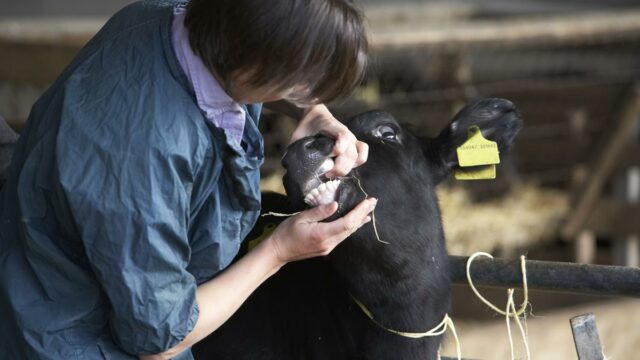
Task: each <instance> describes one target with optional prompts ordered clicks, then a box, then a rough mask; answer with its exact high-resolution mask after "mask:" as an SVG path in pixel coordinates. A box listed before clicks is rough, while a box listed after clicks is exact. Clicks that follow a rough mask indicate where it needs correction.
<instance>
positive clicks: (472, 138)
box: [454, 125, 500, 180]
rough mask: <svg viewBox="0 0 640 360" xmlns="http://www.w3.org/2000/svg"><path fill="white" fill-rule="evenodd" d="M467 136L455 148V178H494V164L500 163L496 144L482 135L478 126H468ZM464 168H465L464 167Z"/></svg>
mask: <svg viewBox="0 0 640 360" xmlns="http://www.w3.org/2000/svg"><path fill="white" fill-rule="evenodd" d="M468 133H469V135H468V136H469V137H468V139H467V141H465V142H464V144H462V145H460V146H459V147H458V149H457V150H456V152H457V154H458V165H460V167H459V168H456V170H455V172H454V175H455V178H456V179H457V180H484V179H495V178H496V164H499V163H500V153H499V151H498V144H497V143H496V142H495V141H491V140H487V139H485V138H484V137H483V136H482V132H481V131H480V128H478V127H477V126H475V125H474V126H470V127H469V130H468ZM465 168H466V169H465Z"/></svg>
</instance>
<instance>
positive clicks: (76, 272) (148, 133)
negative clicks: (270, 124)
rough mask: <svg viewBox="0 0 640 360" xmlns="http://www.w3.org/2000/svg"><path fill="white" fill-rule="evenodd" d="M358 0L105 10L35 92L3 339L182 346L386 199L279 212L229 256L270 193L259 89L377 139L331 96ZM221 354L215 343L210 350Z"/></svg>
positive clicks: (0, 282)
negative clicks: (336, 111)
mask: <svg viewBox="0 0 640 360" xmlns="http://www.w3.org/2000/svg"><path fill="white" fill-rule="evenodd" d="M362 21H363V20H362V16H361V14H360V13H359V12H358V11H357V10H355V9H354V7H353V5H352V4H351V2H350V1H348V0H281V1H262V0H235V1H230V0H224V1H207V0H193V1H191V2H190V3H188V4H187V5H186V9H185V6H184V4H176V3H170V2H169V3H167V2H161V3H160V4H159V3H158V2H155V3H153V2H143V3H136V4H133V5H130V6H128V7H127V8H125V9H123V10H122V11H120V12H119V13H118V14H116V15H115V16H114V17H112V18H111V19H110V20H109V21H108V23H107V24H106V25H105V26H104V27H103V29H102V30H101V31H100V32H99V33H98V34H97V35H96V36H95V37H94V38H93V39H92V40H91V41H90V42H89V43H88V44H87V45H86V46H85V47H84V48H83V49H82V50H81V51H80V53H79V54H78V56H77V57H76V59H74V61H73V62H72V63H71V64H70V65H69V67H68V68H67V69H66V70H65V71H64V72H63V73H62V74H61V75H60V77H59V78H58V80H57V81H56V82H55V83H54V84H53V85H52V87H51V88H50V89H48V90H47V92H46V93H45V94H44V95H43V96H42V97H41V98H40V99H39V100H38V101H37V103H36V104H35V105H34V107H33V109H32V112H31V114H30V116H29V120H28V121H27V124H26V126H25V129H24V131H23V133H22V134H21V138H20V141H19V143H18V146H17V148H16V151H15V155H14V158H13V162H12V165H11V169H10V172H9V179H8V182H7V184H6V186H5V187H4V188H3V190H2V193H1V198H0V226H1V227H2V228H1V229H2V232H1V233H0V234H1V235H0V318H2V321H0V333H2V334H3V337H2V339H1V340H0V345H1V347H0V351H1V352H2V354H4V355H3V356H5V355H6V356H8V357H10V358H53V359H85V358H86V359H96V358H106V359H131V358H136V357H140V358H144V359H164V358H175V359H189V358H191V354H190V351H189V348H190V346H191V345H193V344H194V343H195V342H197V341H199V340H200V339H202V338H203V337H205V336H206V335H207V334H209V333H211V332H212V331H215V330H216V329H217V328H218V327H219V326H220V325H221V324H222V323H224V321H225V320H226V319H228V318H229V317H230V316H231V315H232V314H233V312H234V311H236V309H237V308H238V307H239V306H240V305H241V304H242V302H243V301H244V300H245V299H246V298H247V297H248V296H249V295H250V293H251V292H252V291H253V290H255V289H256V288H257V287H258V286H259V285H260V284H261V283H262V282H263V281H264V280H265V279H266V278H268V277H269V276H270V275H272V274H273V273H275V272H276V271H277V270H278V269H279V268H280V267H281V266H283V265H284V264H285V263H287V262H289V261H294V260H298V259H303V258H308V257H312V256H318V255H325V254H327V253H329V252H330V251H331V250H332V249H333V248H334V247H335V246H336V245H337V244H339V243H340V242H341V241H342V240H343V239H345V238H346V237H347V236H348V235H349V234H350V233H351V232H353V231H355V230H356V229H357V228H359V227H360V226H362V225H363V224H364V223H366V222H367V221H369V220H370V219H369V217H368V214H369V213H370V212H371V211H372V210H373V207H374V206H375V199H370V200H366V201H364V202H363V203H361V204H360V205H359V206H358V207H356V208H355V209H354V210H353V211H352V212H350V213H349V214H348V215H346V216H344V217H343V218H341V219H338V220H336V221H334V222H331V223H320V221H321V220H322V219H324V218H326V217H328V216H329V215H331V214H332V213H333V212H334V211H335V210H336V208H337V205H336V204H335V203H333V204H329V205H325V206H319V207H317V208H314V209H311V210H308V211H305V212H303V213H301V214H299V215H297V216H294V217H292V218H290V219H288V220H286V221H285V222H283V223H282V224H281V225H280V226H279V227H278V228H277V229H276V230H275V231H274V232H273V234H272V235H271V236H270V237H269V238H268V239H266V241H264V242H263V243H262V244H261V245H260V246H258V247H257V248H255V249H254V250H253V251H251V252H250V253H248V254H247V255H246V256H244V257H243V258H241V259H240V260H239V261H237V262H235V263H234V264H232V265H230V263H231V260H232V259H233V258H234V256H235V255H236V254H237V251H238V248H239V244H240V242H241V240H242V239H243V238H244V236H245V235H246V234H247V233H248V231H249V230H250V228H251V227H252V226H253V224H254V222H255V220H256V218H257V216H258V213H259V209H260V192H259V184H258V180H259V166H260V164H261V163H262V159H263V146H262V137H261V135H260V133H259V132H258V130H257V120H258V117H259V114H260V109H261V105H260V103H262V102H271V101H277V100H282V99H289V100H292V101H294V102H296V103H298V104H303V105H305V110H304V113H303V114H304V115H303V117H302V119H301V122H300V125H299V126H298V128H297V129H296V131H295V132H294V134H293V138H292V141H293V140H296V139H298V138H301V137H304V136H308V135H313V134H315V133H318V132H323V133H326V134H329V135H331V136H334V137H336V139H337V142H336V147H335V149H334V155H335V156H336V160H335V166H334V168H333V169H332V170H331V171H330V173H328V174H327V175H328V176H340V175H344V174H346V173H347V172H349V171H350V169H351V168H352V167H354V166H357V165H359V164H361V163H363V162H364V161H366V157H367V148H366V145H365V144H363V143H360V142H357V141H356V139H355V137H354V136H353V134H351V133H350V132H349V131H348V130H347V129H346V127H344V126H343V125H342V124H340V123H339V122H338V121H337V120H336V119H335V118H333V117H332V116H331V114H330V113H329V112H328V110H327V109H326V107H325V106H324V105H322V103H323V102H326V101H330V100H333V99H335V98H338V97H340V96H342V95H345V94H347V93H348V92H349V91H350V90H351V89H352V88H353V87H354V86H355V85H356V84H357V82H358V81H359V80H360V78H361V76H362V74H363V71H364V67H365V63H366V46H367V43H366V38H365V35H364V30H363V25H362ZM213 355H214V354H213Z"/></svg>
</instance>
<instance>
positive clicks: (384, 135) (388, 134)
mask: <svg viewBox="0 0 640 360" xmlns="http://www.w3.org/2000/svg"><path fill="white" fill-rule="evenodd" d="M373 135H374V136H375V137H377V138H380V139H383V140H393V141H396V140H398V135H397V134H396V129H395V128H393V127H392V126H389V125H381V126H378V127H377V128H376V130H375V131H374V132H373Z"/></svg>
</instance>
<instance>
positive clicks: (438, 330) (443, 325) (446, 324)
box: [351, 296, 462, 360]
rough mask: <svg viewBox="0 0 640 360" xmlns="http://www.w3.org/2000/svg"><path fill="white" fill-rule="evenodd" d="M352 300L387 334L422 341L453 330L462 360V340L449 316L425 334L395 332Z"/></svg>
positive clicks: (362, 305) (446, 315)
mask: <svg viewBox="0 0 640 360" xmlns="http://www.w3.org/2000/svg"><path fill="white" fill-rule="evenodd" d="M351 298H352V299H353V301H354V302H355V303H356V304H357V305H358V307H359V308H360V310H362V312H363V313H364V314H365V315H367V317H368V318H369V320H371V321H372V322H373V323H374V324H376V325H378V326H379V327H380V328H382V329H383V330H385V331H387V332H390V333H392V334H396V335H399V336H402V337H406V338H411V339H421V338H424V337H428V336H440V335H442V334H444V333H445V332H447V329H451V333H452V334H453V339H454V340H455V342H456V354H457V355H458V360H461V359H462V350H461V347H460V339H459V338H458V333H457V332H456V327H455V325H454V324H453V320H452V319H451V318H450V317H449V314H444V318H443V319H442V321H440V323H439V324H438V325H436V326H435V327H434V328H433V329H431V330H429V331H425V332H421V333H414V332H406V331H398V330H394V329H391V328H388V327H386V326H384V325H383V324H382V323H380V322H378V321H377V320H376V319H375V318H374V317H373V314H372V313H371V311H369V309H367V307H366V306H365V305H364V304H363V303H362V302H360V301H359V300H358V299H356V298H355V297H353V296H351Z"/></svg>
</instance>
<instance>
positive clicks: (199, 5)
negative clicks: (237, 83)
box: [185, 0, 368, 102]
mask: <svg viewBox="0 0 640 360" xmlns="http://www.w3.org/2000/svg"><path fill="white" fill-rule="evenodd" d="M185 26H186V27H187V29H188V31H189V42H190V44H191V47H192V48H193V49H194V51H195V52H196V53H197V54H198V55H199V56H200V57H201V58H202V59H203V61H204V63H205V64H206V65H207V67H208V68H209V70H211V71H214V72H215V73H217V74H218V75H219V76H220V77H222V79H223V80H224V81H228V80H229V79H228V75H229V74H232V73H233V72H234V71H236V70H243V71H246V70H251V72H250V74H249V80H248V81H247V84H250V85H253V86H256V87H259V86H275V87H276V89H277V90H285V89H288V88H291V87H294V86H299V85H304V86H308V87H309V92H308V94H306V95H305V97H304V98H303V99H299V100H301V101H307V102H309V101H311V100H315V101H319V102H329V101H332V100H335V99H337V98H340V97H343V96H346V95H348V94H349V93H350V92H351V91H352V90H353V88H355V86H357V85H358V84H359V83H360V81H361V80H362V77H363V76H364V71H365V68H366V64H367V47H368V44H367V38H366V34H365V29H364V16H363V15H362V12H361V11H359V10H358V9H357V8H356V7H355V6H354V4H353V2H352V1H350V0H275V1H273V0H271V1H269V0H217V1H212V0H191V1H190V2H189V4H188V5H187V14H186V18H185Z"/></svg>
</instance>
